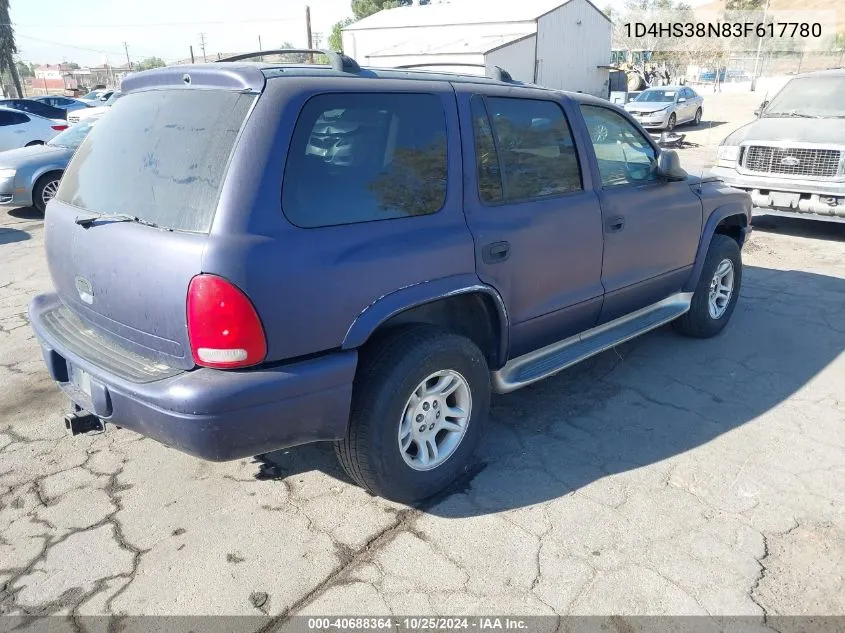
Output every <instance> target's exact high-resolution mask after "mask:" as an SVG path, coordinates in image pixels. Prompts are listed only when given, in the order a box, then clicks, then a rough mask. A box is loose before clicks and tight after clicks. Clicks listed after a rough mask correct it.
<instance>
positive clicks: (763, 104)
mask: <svg viewBox="0 0 845 633" xmlns="http://www.w3.org/2000/svg"><path fill="white" fill-rule="evenodd" d="M767 105H769V101H768V99H767V100H766V101H764V102H763V103H761V104H760V107H759V108H757V109H756V110H754V116H760V115H761V114H763V110H765V108H766V106H767Z"/></svg>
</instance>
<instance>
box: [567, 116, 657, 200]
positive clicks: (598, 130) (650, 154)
mask: <svg viewBox="0 0 845 633" xmlns="http://www.w3.org/2000/svg"><path fill="white" fill-rule="evenodd" d="M581 112H582V113H583V114H584V121H585V122H586V124H587V129H588V130H589V132H590V139H591V140H592V142H593V149H594V150H595V152H596V160H597V161H598V166H599V173H600V174H601V182H602V185H603V186H605V187H616V186H619V185H628V184H632V183H643V182H649V181H652V180H656V179H657V173H656V170H655V167H656V161H657V153H656V152H655V150H654V148H653V147H652V146H651V144H650V143H649V142H648V140H646V138H645V136H643V135H642V134H641V133H640V131H639V130H638V129H637V128H636V127H634V125H633V124H632V123H631V122H630V121H628V119H626V118H625V117H624V116H622V115H621V114H619V113H618V112H614V111H613V110H610V109H608V108H603V107H600V106H590V105H582V106H581Z"/></svg>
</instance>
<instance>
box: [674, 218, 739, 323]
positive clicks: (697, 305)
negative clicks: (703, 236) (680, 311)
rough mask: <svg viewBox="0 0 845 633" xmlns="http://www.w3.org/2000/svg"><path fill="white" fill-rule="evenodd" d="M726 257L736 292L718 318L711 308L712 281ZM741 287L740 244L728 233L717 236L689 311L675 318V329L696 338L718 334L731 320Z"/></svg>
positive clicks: (711, 244) (714, 237) (712, 243)
mask: <svg viewBox="0 0 845 633" xmlns="http://www.w3.org/2000/svg"><path fill="white" fill-rule="evenodd" d="M726 259H728V260H730V261H731V264H732V265H733V275H734V282H733V291H732V292H731V296H730V299H728V304H727V308H726V309H725V311H724V312H723V313H722V314H721V315H720V316H719V317H718V318H714V317H713V316H711V314H710V307H709V296H710V283H711V281H712V280H713V276H714V275H715V274H716V269H717V267H718V266H719V265H720V264H721V263H722V262H723V261H724V260H726ZM741 287H742V253H741V251H740V249H739V245H738V244H737V243H736V241H735V240H733V239H732V238H730V237H728V236H727V235H714V236H713V239H712V240H711V241H710V248H709V249H708V250H707V256H706V258H705V259H704V266H703V267H702V269H701V277H699V279H698V285H697V286H696V288H695V293H694V294H693V297H692V304H691V306H690V310H689V312H687V313H686V314H684V315H683V316H682V317H680V318H678V319H676V320H675V321H674V323H673V325H674V326H675V329H676V330H678V331H679V332H680V333H681V334H685V335H687V336H693V337H695V338H710V337H711V336H716V335H717V334H718V333H719V332H721V331H722V329H723V328H724V327H725V326H726V325H727V324H728V321H730V319H731V315H732V314H733V311H734V308H735V307H736V302H737V299H739V292H740V289H741Z"/></svg>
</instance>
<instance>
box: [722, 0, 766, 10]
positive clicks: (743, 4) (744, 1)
mask: <svg viewBox="0 0 845 633" xmlns="http://www.w3.org/2000/svg"><path fill="white" fill-rule="evenodd" d="M762 8H763V0H727V2H725V10H727V11H757V10H759V9H762Z"/></svg>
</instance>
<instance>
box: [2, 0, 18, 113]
mask: <svg viewBox="0 0 845 633" xmlns="http://www.w3.org/2000/svg"><path fill="white" fill-rule="evenodd" d="M17 52H18V47H17V45H16V44H15V30H14V29H13V28H12V20H11V17H10V16H9V0H0V73H3V72H5V71H8V72H9V74H10V75H11V76H12V82H13V83H14V84H15V90H17V91H18V96H19V97H23V88H21V78H20V77H19V76H18V67H17V64H15V61H14V55H15V53H17Z"/></svg>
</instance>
